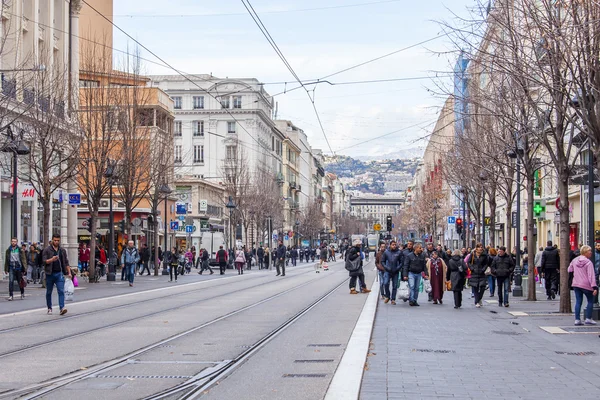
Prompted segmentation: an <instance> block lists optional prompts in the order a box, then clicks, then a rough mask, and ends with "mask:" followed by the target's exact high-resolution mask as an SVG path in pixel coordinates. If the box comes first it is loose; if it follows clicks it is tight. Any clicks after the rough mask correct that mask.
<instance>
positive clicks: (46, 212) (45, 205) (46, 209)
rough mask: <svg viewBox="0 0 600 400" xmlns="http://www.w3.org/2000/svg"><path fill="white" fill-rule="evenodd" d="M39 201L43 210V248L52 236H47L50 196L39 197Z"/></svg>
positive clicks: (48, 230)
mask: <svg viewBox="0 0 600 400" xmlns="http://www.w3.org/2000/svg"><path fill="white" fill-rule="evenodd" d="M41 202H42V209H43V210H44V218H43V222H42V225H43V231H42V232H44V236H43V237H42V250H43V249H45V248H46V246H48V242H49V241H50V240H51V239H52V237H48V235H49V232H50V214H51V209H50V197H48V198H46V199H41ZM32 211H33V210H32ZM65 239H66V238H65ZM71 262H72V261H71Z"/></svg>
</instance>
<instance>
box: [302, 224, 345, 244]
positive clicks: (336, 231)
mask: <svg viewBox="0 0 600 400" xmlns="http://www.w3.org/2000/svg"><path fill="white" fill-rule="evenodd" d="M299 226H300V221H299V220H296V223H295V224H294V236H295V237H296V247H300V242H299V240H300V239H299V238H298V233H299V229H298V227H299ZM336 232H337V231H336Z"/></svg>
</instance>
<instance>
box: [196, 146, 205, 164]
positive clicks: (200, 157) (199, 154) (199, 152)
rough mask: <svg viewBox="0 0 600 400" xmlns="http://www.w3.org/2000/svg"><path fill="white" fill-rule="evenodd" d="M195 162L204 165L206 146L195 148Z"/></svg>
mask: <svg viewBox="0 0 600 400" xmlns="http://www.w3.org/2000/svg"><path fill="white" fill-rule="evenodd" d="M194 162H195V163H203V162H204V146H203V145H198V146H194Z"/></svg>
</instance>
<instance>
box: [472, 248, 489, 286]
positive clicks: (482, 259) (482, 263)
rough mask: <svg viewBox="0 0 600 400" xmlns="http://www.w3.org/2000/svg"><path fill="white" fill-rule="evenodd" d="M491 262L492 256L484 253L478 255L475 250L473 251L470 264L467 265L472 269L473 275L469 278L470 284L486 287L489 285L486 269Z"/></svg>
mask: <svg viewBox="0 0 600 400" xmlns="http://www.w3.org/2000/svg"><path fill="white" fill-rule="evenodd" d="M490 264H491V260H490V256H488V255H487V254H485V253H482V254H481V256H479V257H477V256H476V255H475V252H473V253H471V258H470V259H469V264H468V265H467V266H468V267H469V269H470V270H471V277H470V278H469V285H471V286H472V287H476V288H477V287H485V286H486V285H487V275H486V274H485V270H486V269H487V267H489V266H490Z"/></svg>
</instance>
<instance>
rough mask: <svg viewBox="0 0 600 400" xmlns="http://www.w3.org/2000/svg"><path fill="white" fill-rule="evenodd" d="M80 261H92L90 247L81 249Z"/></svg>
mask: <svg viewBox="0 0 600 400" xmlns="http://www.w3.org/2000/svg"><path fill="white" fill-rule="evenodd" d="M79 261H81V262H89V261H90V249H89V247H86V249H85V250H84V249H81V250H79Z"/></svg>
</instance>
